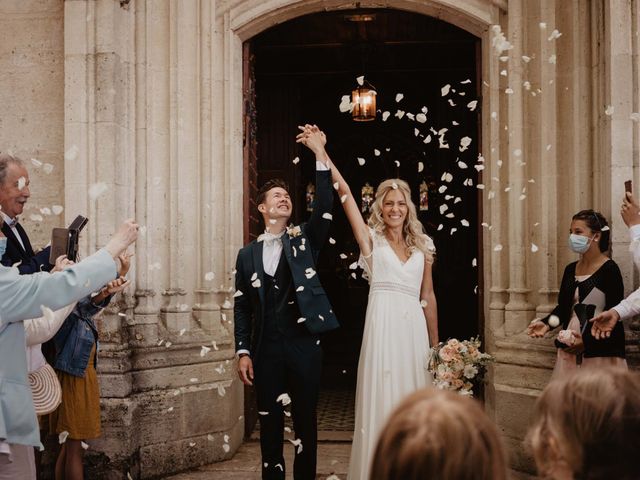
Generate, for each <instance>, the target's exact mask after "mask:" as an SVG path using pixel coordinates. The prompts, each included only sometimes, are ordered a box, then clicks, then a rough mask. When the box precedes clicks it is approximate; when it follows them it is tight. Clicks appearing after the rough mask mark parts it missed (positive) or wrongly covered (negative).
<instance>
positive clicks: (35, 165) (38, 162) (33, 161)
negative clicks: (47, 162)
mask: <svg viewBox="0 0 640 480" xmlns="http://www.w3.org/2000/svg"><path fill="white" fill-rule="evenodd" d="M31 163H32V164H33V166H34V167H36V168H40V167H41V166H42V162H41V161H40V160H37V159H35V158H32V159H31Z"/></svg>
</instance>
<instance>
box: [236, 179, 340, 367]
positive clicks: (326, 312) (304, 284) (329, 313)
mask: <svg viewBox="0 0 640 480" xmlns="http://www.w3.org/2000/svg"><path fill="white" fill-rule="evenodd" d="M332 208H333V190H332V188H331V172H330V171H317V172H316V198H315V204H314V208H313V213H312V214H311V217H310V218H309V221H308V222H307V223H303V224H302V225H300V233H299V234H298V235H295V236H293V235H290V234H289V233H285V234H284V235H283V236H282V247H283V248H282V253H283V255H285V257H286V260H287V263H288V265H289V268H290V270H291V276H292V278H293V284H294V286H295V289H296V300H297V303H298V308H299V309H300V313H301V315H302V316H303V317H304V318H306V320H305V322H304V325H305V326H306V328H307V329H308V330H309V332H310V333H313V334H318V333H322V332H327V331H330V330H333V329H335V328H338V327H339V326H340V325H339V324H338V320H337V318H336V316H335V314H334V313H333V310H332V308H331V304H330V303H329V299H328V297H327V294H326V292H325V291H324V288H322V285H321V284H320V279H319V278H318V275H317V274H316V275H313V276H312V277H311V278H307V275H306V273H307V269H308V268H312V269H313V270H314V271H315V269H316V262H317V260H318V255H319V254H320V249H321V248H322V246H323V245H324V242H325V241H326V238H327V235H328V233H329V226H330V224H331V219H330V218H326V217H325V216H324V214H327V213H330V212H331V210H332ZM303 243H304V245H305V247H304V249H301V248H300V246H301V245H303ZM262 248H263V243H262V242H257V241H255V240H254V241H253V242H251V243H250V244H248V245H246V246H244V247H243V248H241V249H240V251H239V252H238V258H237V261H236V292H238V291H239V292H242V294H241V295H239V296H236V297H235V303H234V307H233V312H234V320H235V342H236V351H237V350H241V349H247V350H250V351H251V354H252V356H255V355H257V352H258V350H259V348H260V340H261V332H262V319H263V315H264V311H263V309H264V265H263V263H262ZM254 273H255V274H256V275H257V279H258V280H260V286H259V287H257V288H256V287H254V286H252V283H253V281H252V280H251V277H252V276H253V275H254Z"/></svg>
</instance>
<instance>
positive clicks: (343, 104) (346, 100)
mask: <svg viewBox="0 0 640 480" xmlns="http://www.w3.org/2000/svg"><path fill="white" fill-rule="evenodd" d="M338 108H339V109H340V111H341V112H342V113H346V112H351V111H352V110H353V103H351V97H350V96H349V95H343V96H342V98H341V99H340V105H339V106H338Z"/></svg>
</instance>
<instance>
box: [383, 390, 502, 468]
mask: <svg viewBox="0 0 640 480" xmlns="http://www.w3.org/2000/svg"><path fill="white" fill-rule="evenodd" d="M506 477H507V466H506V459H505V454H504V449H503V447H502V443H501V441H500V437H499V435H498V431H497V429H496V427H495V426H494V424H493V422H492V421H491V420H490V419H489V417H487V415H486V414H485V413H484V411H483V410H482V408H481V406H480V404H479V403H478V402H476V401H475V400H473V399H471V398H468V397H463V396H460V395H457V394H455V393H452V392H448V391H443V390H437V389H435V388H428V389H424V390H420V391H418V392H416V393H414V394H412V395H411V396H409V397H407V398H406V399H405V400H404V401H403V402H402V403H401V404H400V405H399V406H398V408H397V409H396V410H395V412H393V414H392V415H391V417H390V418H389V421H388V422H387V425H386V426H385V428H384V430H383V432H382V434H381V436H380V438H379V440H378V446H377V448H376V453H375V456H374V459H373V465H372V468H371V476H370V478H371V480H373V479H375V480H418V479H420V480H422V479H425V478H441V479H456V480H465V479H468V480H472V479H473V480H476V479H477V480H503V479H505V478H506Z"/></svg>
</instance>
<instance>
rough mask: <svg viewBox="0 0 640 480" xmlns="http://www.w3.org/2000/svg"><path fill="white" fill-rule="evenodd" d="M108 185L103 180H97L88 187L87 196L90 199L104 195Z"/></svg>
mask: <svg viewBox="0 0 640 480" xmlns="http://www.w3.org/2000/svg"><path fill="white" fill-rule="evenodd" d="M108 189H109V187H108V186H107V184H106V183H105V182H97V183H94V184H93V185H91V186H90V187H89V198H90V199H91V200H96V199H97V198H99V197H101V196H102V195H104V194H105V193H106V192H107V190H108Z"/></svg>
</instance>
